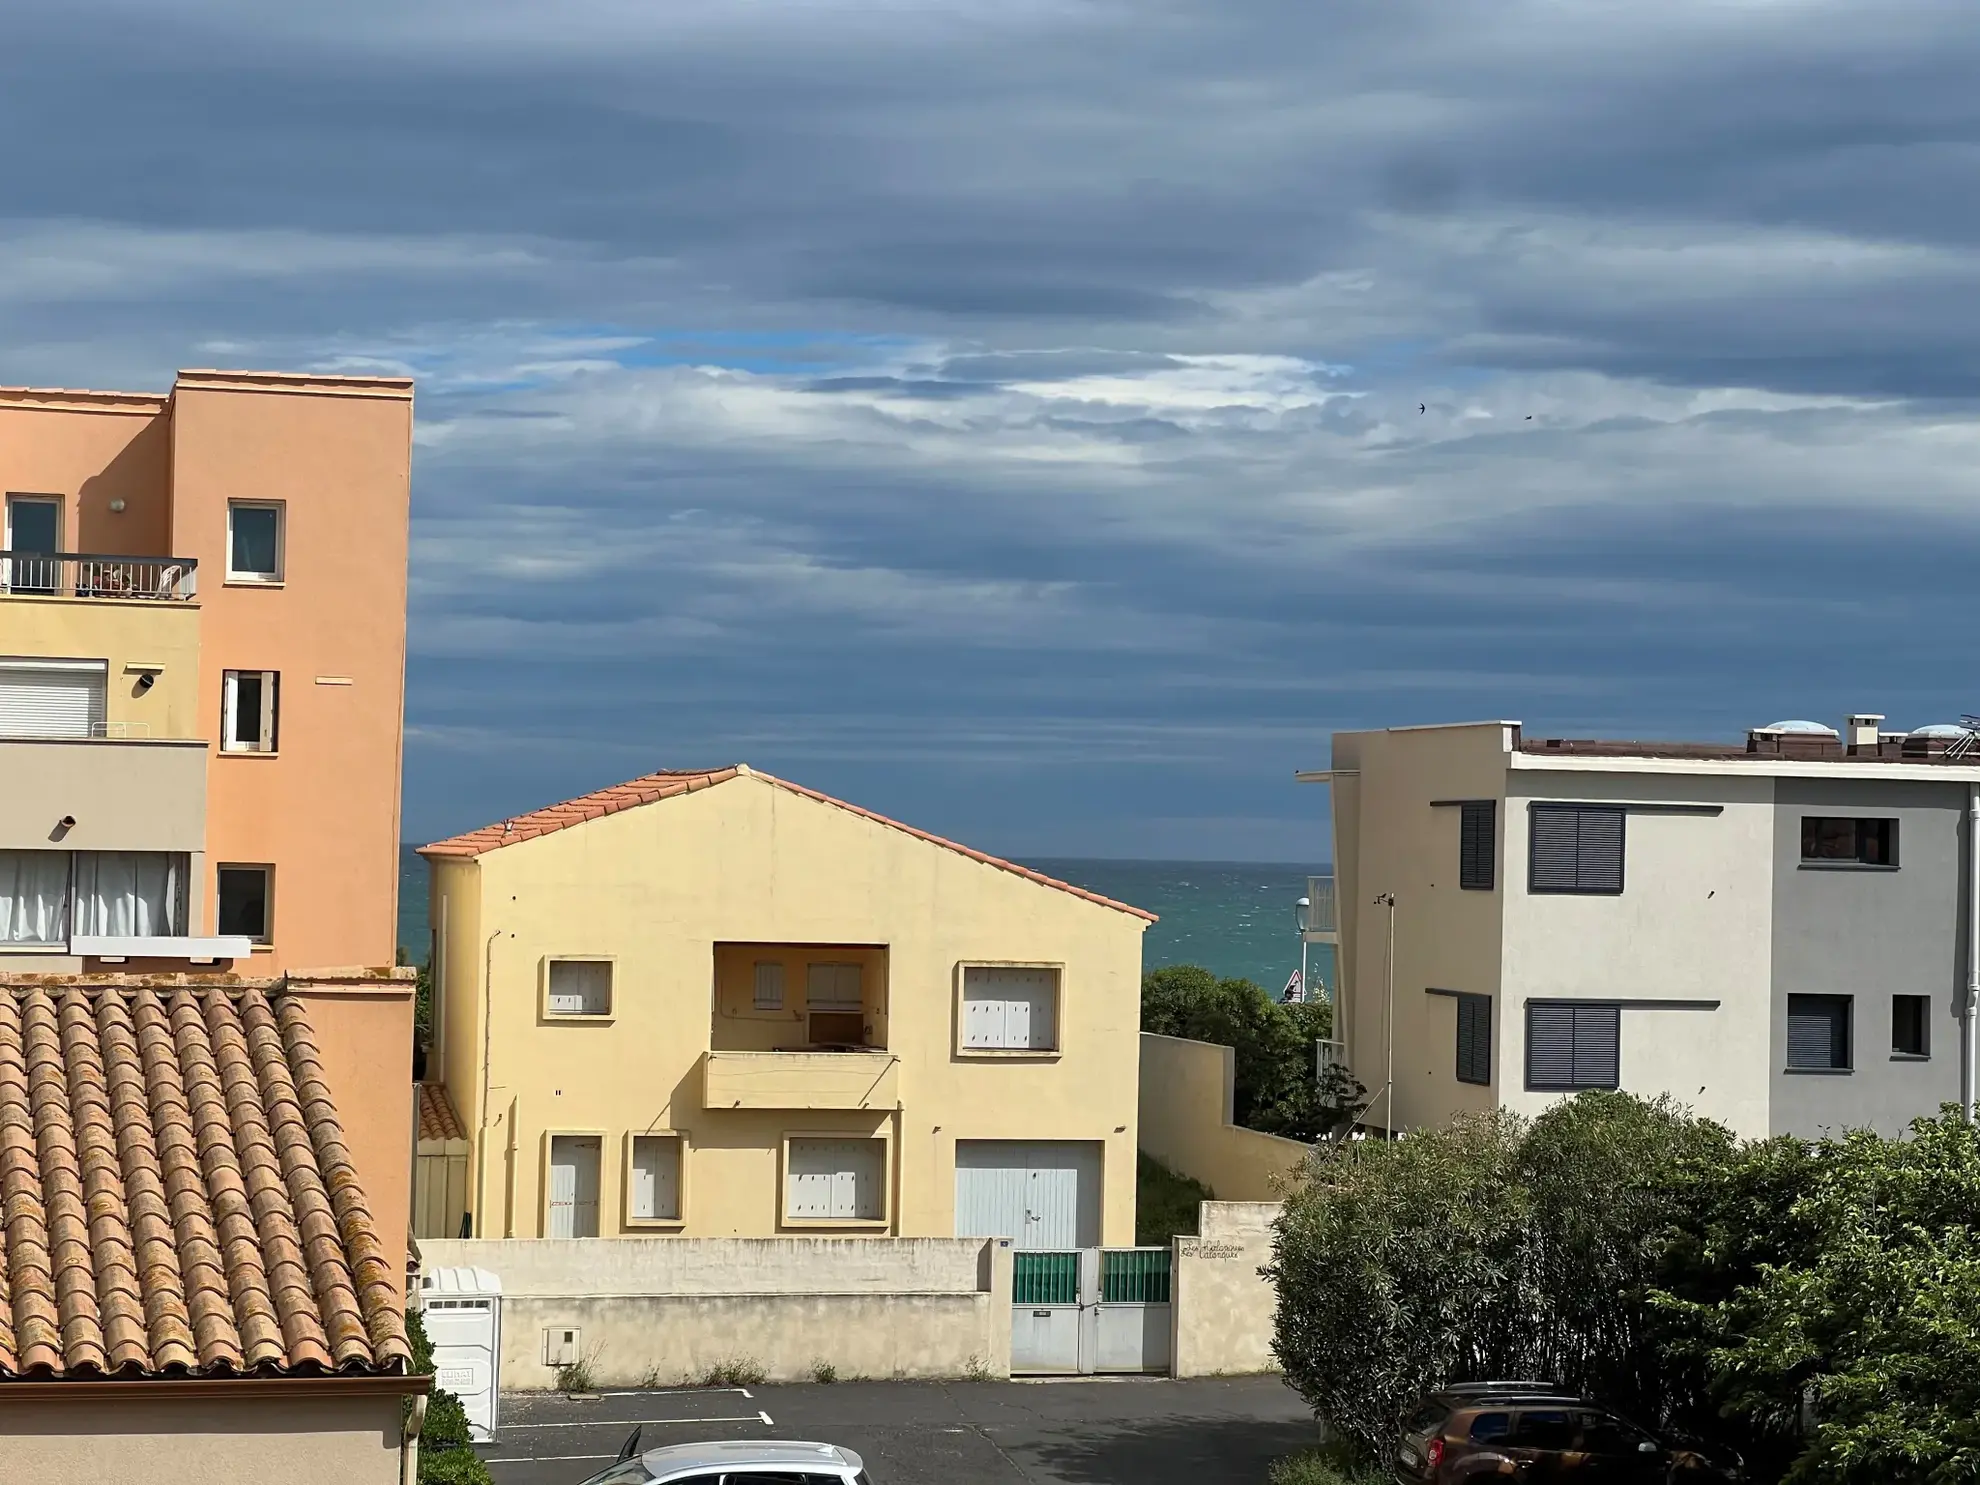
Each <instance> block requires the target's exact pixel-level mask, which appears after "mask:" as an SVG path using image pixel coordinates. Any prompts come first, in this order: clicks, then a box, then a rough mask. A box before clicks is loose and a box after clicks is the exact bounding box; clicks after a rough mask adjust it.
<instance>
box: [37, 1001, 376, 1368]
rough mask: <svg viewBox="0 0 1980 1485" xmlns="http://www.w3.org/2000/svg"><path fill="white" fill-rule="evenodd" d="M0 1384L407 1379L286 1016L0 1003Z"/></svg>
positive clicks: (321, 1099)
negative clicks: (328, 1375)
mask: <svg viewBox="0 0 1980 1485" xmlns="http://www.w3.org/2000/svg"><path fill="white" fill-rule="evenodd" d="M0 1203H4V1205H3V1206H0V1387H4V1386H5V1385H6V1383H7V1382H8V1381H10V1380H15V1379H28V1380H51V1379H58V1380H59V1379H86V1378H94V1377H103V1376H130V1377H145V1376H160V1375H174V1374H177V1375H186V1374H202V1375H206V1374H217V1375H227V1374H244V1373H254V1374H263V1375H267V1374H274V1375H281V1374H290V1373H321V1372H335V1371H343V1372H378V1371H398V1370H403V1368H404V1365H405V1363H406V1362H407V1361H408V1360H409V1358H410V1355H411V1352H410V1350H409V1349H408V1347H407V1344H406V1335H405V1320H404V1316H403V1314H402V1312H401V1310H400V1307H399V1303H398V1300H397V1298H396V1293H395V1290H394V1288H393V1284H392V1278H393V1275H392V1274H391V1273H390V1271H389V1265H388V1264H387V1263H386V1262H385V1260H384V1258H383V1257H382V1256H381V1249H380V1245H379V1243H378V1240H377V1237H376V1236H375V1234H374V1232H373V1229H372V1218H371V1213H370V1210H369V1208H368V1207H367V1206H366V1203H365V1197H364V1192H363V1191H362V1189H360V1187H359V1185H358V1181H357V1175H356V1172H355V1170H354V1169H353V1168H352V1164H351V1157H350V1153H349V1151H348V1150H347V1149H346V1148H345V1145H344V1138H343V1130H342V1126H341V1125H340V1124H339V1122H338V1118H337V1112H336V1109H335V1107H334V1106H333V1104H332V1102H331V1098H330V1090H329V1088H328V1087H327V1086H326V1084H325V1081H324V1074H323V1068H322V1066H321V1063H320V1062H319V1060H318V1055H317V1050H316V1045H315V1041H314V1038H313V1034H312V1032H311V1030H310V1026H309V1021H308V1018H307V1016H306V1015H305V1013H304V1009H303V1006H302V1004H301V1002H300V1001H299V1000H297V999H295V998H293V997H290V996H286V995H283V994H281V993H280V992H279V991H275V992H272V993H266V992H264V991H263V990H262V989H261V988H260V987H258V986H245V987H242V986H239V985H234V986H226V987H213V988H207V989H196V988H193V987H190V986H183V985H181V986H171V985H166V986H162V987H151V986H142V985H140V986H116V987H109V988H105V987H100V986H87V987H85V986H83V985H80V984H69V985H66V986H65V985H62V984H60V983H55V984H50V983H47V982H42V983H34V984H22V985H11V986H0Z"/></svg>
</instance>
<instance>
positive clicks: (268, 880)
mask: <svg viewBox="0 0 1980 1485" xmlns="http://www.w3.org/2000/svg"><path fill="white" fill-rule="evenodd" d="M218 898H219V913H218V922H219V925H220V933H221V935H222V936H223V937H226V938H245V939H251V940H252V941H253V942H255V943H257V944H267V943H273V942H274V941H275V914H274V906H275V901H274V899H275V868H274V867H272V866H223V867H221V868H220V886H219V893H218Z"/></svg>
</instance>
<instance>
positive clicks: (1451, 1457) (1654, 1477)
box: [1394, 1382, 1742, 1485]
mask: <svg viewBox="0 0 1980 1485" xmlns="http://www.w3.org/2000/svg"><path fill="white" fill-rule="evenodd" d="M1740 1468H1741V1467H1740V1462H1739V1461H1738V1460H1737V1459H1723V1460H1713V1459H1710V1458H1707V1457H1706V1455H1705V1454H1704V1453H1702V1452H1701V1451H1700V1450H1698V1449H1696V1448H1693V1447H1691V1446H1690V1445H1689V1444H1685V1443H1680V1442H1677V1441H1675V1440H1672V1439H1666V1438H1660V1437H1659V1436H1658V1435H1656V1434H1654V1433H1652V1432H1650V1430H1648V1429H1646V1428H1639V1427H1638V1426H1637V1425H1636V1424H1634V1423H1631V1422H1630V1421H1629V1420H1628V1419H1626V1418H1623V1417H1621V1416H1620V1415H1618V1414H1616V1413H1613V1412H1611V1411H1610V1410H1609V1409H1607V1408H1605V1407H1603V1406H1601V1405H1600V1404H1599V1403H1593V1402H1590V1401H1588V1400H1587V1399H1586V1398H1582V1397H1577V1396H1576V1395H1575V1394H1573V1393H1572V1392H1565V1391H1563V1390H1561V1389H1560V1388H1558V1387H1554V1386H1552V1385H1550V1384H1548V1383H1545V1382H1465V1383H1460V1384H1458V1385H1455V1386H1451V1387H1447V1388H1445V1389H1444V1390H1443V1391H1441V1392H1437V1393H1434V1394H1432V1395H1431V1396H1429V1397H1427V1398H1425V1399H1424V1400H1423V1405H1422V1406H1421V1407H1420V1408H1418V1409H1417V1411H1416V1413H1415V1415H1414V1416H1413V1417H1412V1418H1411V1419H1410V1421H1409V1425H1408V1427H1407V1428H1406V1429H1405V1430H1404V1433H1403V1438H1402V1440H1401V1442H1400V1443H1398V1444H1397V1445H1396V1457H1395V1471H1394V1472H1395V1478H1396V1480H1397V1482H1398V1485H1456V1482H1458V1481H1466V1482H1470V1481H1482V1480H1484V1479H1487V1478H1489V1477H1492V1476H1505V1475H1511V1476H1514V1477H1516V1478H1517V1479H1519V1480H1520V1481H1522V1482H1524V1485H1707V1482H1710V1481H1736V1480H1739V1479H1741V1478H1742V1476H1741V1473H1740Z"/></svg>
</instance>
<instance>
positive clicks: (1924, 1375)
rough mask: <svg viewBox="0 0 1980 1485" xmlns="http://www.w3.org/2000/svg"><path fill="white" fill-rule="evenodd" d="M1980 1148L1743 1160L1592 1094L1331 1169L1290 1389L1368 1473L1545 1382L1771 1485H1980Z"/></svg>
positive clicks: (1968, 1144) (1716, 1139) (1916, 1131)
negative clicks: (1727, 1452)
mask: <svg viewBox="0 0 1980 1485" xmlns="http://www.w3.org/2000/svg"><path fill="white" fill-rule="evenodd" d="M1977 1221H1980V1142H1976V1138H1975V1135H1974V1132H1973V1131H1972V1130H1971V1129H1969V1128H1968V1127H1966V1126H1965V1125H1964V1124H1962V1123H1961V1122H1960V1121H1959V1120H1958V1118H1957V1117H1956V1116H1955V1115H1953V1114H1952V1113H1950V1112H1948V1113H1947V1114H1946V1115H1944V1116H1942V1117H1940V1118H1938V1119H1933V1120H1921V1121H1919V1123H1917V1124H1916V1125H1914V1126H1913V1129H1912V1132H1911V1134H1910V1135H1909V1137H1907V1138H1905V1139H1883V1138H1880V1137H1878V1136H1876V1135H1874V1134H1869V1133H1864V1132H1857V1133H1852V1134H1849V1135H1847V1136H1845V1137H1843V1138H1840V1139H1835V1140H1823V1141H1818V1142H1805V1141H1798V1140H1792V1139H1785V1138H1783V1139H1774V1140H1767V1141H1757V1142H1750V1143H1746V1144H1740V1143H1739V1142H1737V1141H1736V1140H1734V1139H1733V1138H1732V1136H1731V1135H1730V1134H1729V1133H1728V1132H1727V1131H1726V1130H1724V1129H1723V1128H1721V1127H1720V1126H1718V1125H1716V1124H1712V1123H1710V1122H1709V1121H1705V1120H1700V1119H1695V1118H1692V1117H1690V1116H1689V1115H1688V1114H1686V1113H1685V1112H1684V1111H1682V1110H1681V1109H1679V1108H1677V1107H1676V1106H1674V1105H1673V1104H1671V1103H1669V1102H1667V1101H1661V1100H1660V1101H1657V1102H1651V1103H1646V1102H1643V1101H1641V1100H1638V1099H1634V1098H1630V1097H1629V1096H1627V1095H1624V1094H1615V1093H1595V1094H1584V1095H1582V1096H1581V1097H1580V1098H1577V1099H1573V1100H1570V1101H1567V1102H1564V1103H1561V1104H1558V1105H1556V1106H1555V1107H1554V1108H1552V1109H1551V1110H1549V1111H1548V1112H1547V1113H1546V1114H1544V1115H1542V1116H1541V1117H1540V1118H1538V1119H1536V1120H1533V1121H1531V1122H1528V1121H1524V1120H1521V1119H1519V1118H1517V1117H1515V1116H1513V1115H1510V1114H1505V1113H1496V1114H1490V1115H1483V1116H1475V1117H1468V1118H1463V1119H1460V1120H1458V1121H1456V1122H1455V1123H1453V1124H1451V1125H1450V1126H1447V1127H1445V1128H1440V1129H1426V1130H1421V1131H1416V1132H1412V1133H1411V1134H1409V1135H1407V1136H1405V1137H1404V1138H1402V1139H1401V1140H1398V1141H1395V1142H1393V1143H1387V1142H1377V1141H1368V1142H1363V1143H1359V1144H1351V1145H1344V1146H1339V1147H1334V1148H1323V1149H1322V1150H1320V1151H1318V1152H1316V1154H1315V1156H1314V1157H1313V1158H1312V1159H1311V1160H1310V1161H1309V1162H1308V1167H1307V1170H1306V1172H1305V1175H1304V1179H1303V1181H1302V1183H1301V1184H1300V1186H1299V1187H1298V1188H1297V1189H1296V1190H1295V1191H1294V1192H1293V1193H1292V1194H1291V1195H1290V1197H1289V1199H1288V1201H1287V1204H1286V1209H1285V1213H1284V1216H1283V1217H1282V1218H1281V1221H1280V1225H1279V1231H1278V1236H1277V1241H1276V1248H1275V1257H1274V1263H1273V1267H1272V1274H1273V1276H1274V1278H1275V1279H1276V1281H1277V1285H1278V1295H1279V1300H1278V1305H1279V1309H1278V1322H1277V1331H1276V1336H1275V1342H1274V1344H1275V1348H1276V1350H1277V1352H1278V1356H1279V1359H1280V1362H1281V1363H1282V1365H1283V1366H1284V1367H1285V1369H1286V1376H1287V1380H1288V1381H1289V1382H1290V1383H1292V1385H1293V1386H1295V1387H1296V1388H1298V1389H1299V1391H1300V1392H1301V1394H1302V1395H1303V1396H1305V1397H1306V1398H1307V1400H1308V1401H1309V1402H1310V1403H1311V1404H1312V1405H1313V1407H1314V1409H1315V1411H1316V1412H1317V1413H1318V1414H1319V1415H1320V1417H1321V1418H1322V1419H1323V1420H1324V1421H1325V1422H1326V1423H1327V1424H1328V1425H1329V1426H1330V1428H1332V1429H1333V1430H1334V1431H1335V1432H1336V1433H1337V1434H1339V1435H1341V1436H1343V1437H1345V1438H1347V1439H1349V1440H1352V1441H1353V1442H1354V1443H1355V1444H1357V1445H1359V1446H1360V1447H1361V1448H1363V1449H1366V1450H1368V1451H1370V1452H1371V1453H1377V1454H1379V1453H1381V1452H1384V1451H1386V1449H1387V1447H1388V1446H1389V1445H1390V1444H1391V1443H1392V1441H1393V1440H1394V1438H1395V1436H1396V1434H1397V1432H1398V1431H1399V1429H1400V1427H1401V1424H1402V1421H1403V1419H1404V1417H1405V1416H1406V1415H1407V1413H1408V1411H1409V1410H1410V1408H1411V1407H1412V1406H1413V1405H1414V1404H1415V1403H1416V1401H1417V1400H1418V1399H1419V1398H1420V1397H1421V1396H1422V1395H1423V1393H1424V1392H1426V1391H1429V1390H1431V1389H1433V1388H1435V1387H1437V1386H1439V1385H1442V1384H1444V1383H1447V1382H1452V1381H1459V1380H1467V1379H1473V1380H1475V1379H1485V1378H1494V1377H1498V1378H1504V1377H1532V1378H1541V1379H1545V1380H1548V1381H1551V1382H1556V1383H1560V1384H1562V1385H1564V1386H1568V1387H1572V1388H1575V1389H1577V1390H1579V1391H1581V1392H1584V1393H1586V1394H1589V1395H1591V1396H1595V1397H1599V1398H1602V1399H1604V1400H1605V1401H1607V1402H1608V1403H1609V1404H1610V1405H1612V1406H1615V1407H1617V1408H1619V1409H1621V1410H1622V1411H1623V1412H1625V1413H1626V1414H1629V1415H1631V1416H1634V1417H1636V1418H1637V1419H1639V1420H1640V1421H1642V1422H1644V1423H1649V1424H1652V1425H1655V1426H1660V1427H1662V1428H1664V1429H1666V1430H1667V1431H1671V1432H1675V1433H1678V1434H1680V1435H1689V1436H1692V1437H1695V1438H1701V1439H1703V1440H1704V1441H1705V1442H1706V1443H1707V1445H1708V1447H1709V1446H1711V1445H1713V1444H1716V1445H1718V1446H1719V1447H1720V1448H1722V1449H1725V1448H1730V1449H1732V1450H1734V1451H1736V1452H1738V1453H1740V1454H1742V1455H1743V1456H1744V1457H1745V1458H1746V1460H1747V1462H1748V1464H1749V1466H1750V1467H1751V1468H1752V1471H1753V1474H1754V1476H1755V1477H1756V1478H1759V1479H1782V1478H1785V1479H1786V1480H1788V1481H1790V1482H1794V1485H1802V1482H1808V1485H1813V1482H1817V1481H1820V1482H1824V1485H1829V1482H1835V1485H1872V1482H1876V1485H1887V1482H1891V1485H1950V1482H1953V1481H1971V1480H1976V1479H1980V1232H1976V1227H1975V1223H1976V1222H1977Z"/></svg>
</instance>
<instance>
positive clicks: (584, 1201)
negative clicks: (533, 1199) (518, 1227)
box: [549, 1134, 599, 1238]
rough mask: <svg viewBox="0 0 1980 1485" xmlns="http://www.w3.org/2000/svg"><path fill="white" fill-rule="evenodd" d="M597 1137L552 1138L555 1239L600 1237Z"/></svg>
mask: <svg viewBox="0 0 1980 1485" xmlns="http://www.w3.org/2000/svg"><path fill="white" fill-rule="evenodd" d="M598 1147H599V1141H598V1137H597V1136H596V1135H579V1134H557V1135H552V1136H551V1137H550V1232H549V1235H550V1236H551V1237H553V1238H584V1237H597V1236H598Z"/></svg>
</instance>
